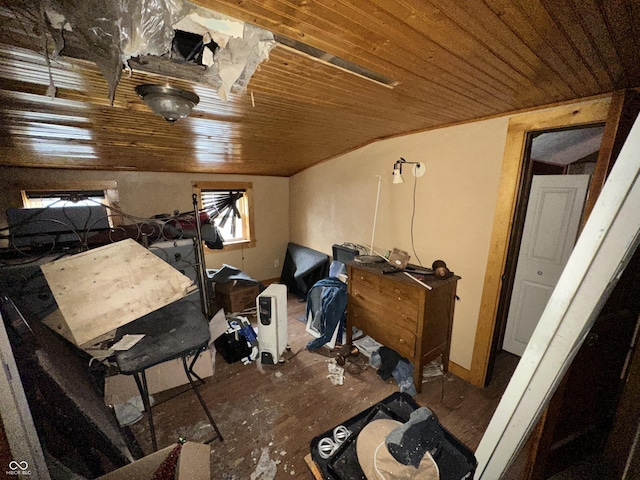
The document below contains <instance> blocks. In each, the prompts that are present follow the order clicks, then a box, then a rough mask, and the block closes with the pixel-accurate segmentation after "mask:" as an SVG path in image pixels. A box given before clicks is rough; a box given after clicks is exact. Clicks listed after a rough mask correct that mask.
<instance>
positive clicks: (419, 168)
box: [393, 157, 427, 183]
mask: <svg viewBox="0 0 640 480" xmlns="http://www.w3.org/2000/svg"><path fill="white" fill-rule="evenodd" d="M404 164H407V165H413V176H414V177H421V176H423V175H424V172H425V171H426V170H427V167H426V165H425V164H424V163H420V162H407V161H406V160H405V159H404V158H402V157H400V160H396V163H394V164H393V183H404V179H403V178H402V165H404Z"/></svg>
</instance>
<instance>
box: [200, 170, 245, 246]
mask: <svg viewBox="0 0 640 480" xmlns="http://www.w3.org/2000/svg"><path fill="white" fill-rule="evenodd" d="M194 189H195V191H196V192H197V194H198V196H199V201H200V208H201V209H202V210H203V211H205V212H206V213H207V214H208V215H209V218H210V219H211V221H213V223H214V224H215V225H216V227H218V230H219V231H220V233H221V235H222V238H223V242H224V245H225V248H226V247H227V246H231V245H244V244H247V243H252V242H255V239H254V238H253V237H252V225H253V218H252V217H253V208H252V198H251V195H252V185H251V183H246V182H201V183H198V184H194Z"/></svg>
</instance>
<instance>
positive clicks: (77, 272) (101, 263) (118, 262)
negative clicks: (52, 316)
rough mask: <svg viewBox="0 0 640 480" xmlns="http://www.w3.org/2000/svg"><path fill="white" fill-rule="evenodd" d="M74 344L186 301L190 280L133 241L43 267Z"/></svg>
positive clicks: (91, 251)
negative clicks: (170, 305)
mask: <svg viewBox="0 0 640 480" xmlns="http://www.w3.org/2000/svg"><path fill="white" fill-rule="evenodd" d="M40 268H41V270H42V273H43V274H44V276H45V279H46V280H47V283H48V284H49V287H50V288H51V292H52V293H53V296H54V298H55V299H56V302H57V304H58V307H59V308H60V312H61V313H62V315H63V317H64V320H65V322H66V324H67V327H68V328H69V332H70V334H71V336H72V337H73V341H74V343H75V344H76V345H78V346H81V345H85V344H86V343H88V342H90V341H92V340H93V339H95V338H98V337H100V336H102V335H104V334H107V333H109V332H111V331H113V330H115V329H117V328H118V327H120V326H122V325H125V324H127V323H129V322H131V321H133V320H135V319H137V318H140V317H142V316H144V315H146V314H147V313H150V312H153V311H155V310H157V309H159V308H161V307H163V306H165V305H168V304H169V303H172V302H174V301H176V300H179V299H181V298H184V297H185V296H186V295H187V294H188V293H190V292H191V291H192V290H193V288H194V285H193V282H192V281H191V280H190V279H189V278H188V277H187V276H185V275H183V274H182V273H180V272H179V271H178V270H176V269H175V268H173V267H172V266H171V265H169V264H168V263H167V262H165V261H163V260H162V259H160V258H158V257H157V256H156V255H154V254H153V253H151V252H150V251H149V250H147V249H146V248H144V247H143V246H141V245H139V244H138V243H136V242H135V241H134V240H131V239H128V240H123V241H121V242H116V243H113V244H110V245H106V246H103V247H98V248H95V249H93V250H88V251H86V252H83V253H79V254H76V255H71V256H69V257H64V258H62V259H60V260H56V261H54V262H51V263H47V264H44V265H41V267H40Z"/></svg>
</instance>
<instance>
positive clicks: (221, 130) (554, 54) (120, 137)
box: [0, 0, 640, 175]
mask: <svg viewBox="0 0 640 480" xmlns="http://www.w3.org/2000/svg"><path fill="white" fill-rule="evenodd" d="M6 1H7V0H0V3H1V4H3V5H5V4H6ZM198 3H199V4H206V5H205V6H210V7H212V8H213V9H214V10H217V11H220V12H222V13H225V14H229V15H231V16H234V17H236V18H239V19H241V20H245V21H249V22H251V23H254V24H259V25H261V26H263V27H266V28H268V29H270V30H272V31H274V32H275V33H276V34H279V35H284V36H286V37H288V38H291V39H294V40H298V41H301V42H304V43H305V44H308V45H311V46H313V47H315V48H319V49H321V50H324V51H326V52H328V53H329V54H332V55H336V56H338V57H340V58H342V59H345V60H349V61H352V62H354V63H356V64H357V65H360V66H362V67H366V68H369V69H371V70H373V71H375V72H378V73H380V74H382V75H384V76H386V77H389V78H391V79H393V80H396V81H399V82H400V83H399V84H398V85H396V86H395V88H393V89H390V88H386V87H383V86H379V85H378V84H376V83H374V82H372V81H369V80H366V79H364V78H361V77H358V76H356V75H353V74H350V73H346V72H345V71H343V70H340V69H338V68H336V67H334V66H332V65H328V64H327V63H322V62H320V61H317V60H313V59H311V58H310V57H308V56H306V55H303V54H299V53H297V52H294V51H292V50H290V49H289V48H285V47H276V48H274V49H273V50H272V51H271V52H270V58H269V60H268V61H267V62H264V63H262V64H261V65H260V67H259V69H258V70H257V71H256V73H255V74H254V76H253V77H252V79H251V81H250V83H249V86H248V89H247V93H238V94H232V95H231V96H230V99H229V101H228V102H226V103H225V102H222V101H220V99H219V98H218V96H217V93H216V92H215V89H213V88H211V87H210V86H207V85H204V84H197V83H194V82H193V81H190V80H188V78H193V77H192V75H191V74H192V71H193V70H194V69H195V70H198V69H199V68H201V67H199V66H196V65H195V64H193V65H189V66H186V65H185V69H186V70H188V71H189V72H186V73H189V75H191V77H189V75H186V73H185V78H182V79H173V78H171V76H170V75H168V74H165V73H149V72H142V71H140V70H139V69H136V68H134V70H133V72H132V73H131V76H129V75H128V74H127V73H126V72H125V73H123V75H122V78H121V80H120V83H119V85H118V87H117V90H116V95H115V101H114V102H113V105H110V102H109V99H108V86H107V82H106V80H105V79H104V77H103V76H102V75H101V74H100V72H99V71H98V69H97V68H96V67H95V65H93V64H92V63H91V62H88V61H87V60H79V59H69V58H66V57H63V58H60V59H55V60H53V61H52V63H51V72H52V75H53V77H54V82H55V85H56V87H57V88H58V90H57V95H58V98H57V99H56V100H55V101H53V102H52V101H51V99H49V98H48V97H47V96H46V89H47V87H48V86H49V69H48V67H47V62H46V60H45V59H44V57H43V56H42V54H41V50H42V48H43V45H42V38H41V37H37V36H35V34H34V33H33V32H32V31H31V30H32V29H31V28H30V27H29V24H28V22H25V20H24V19H22V18H21V19H20V21H17V20H16V19H14V18H12V15H13V11H17V10H16V9H19V7H14V10H9V9H7V8H2V7H0V17H1V20H2V21H3V34H5V35H3V40H2V42H4V43H3V45H0V79H1V81H2V89H1V90H0V97H1V98H0V101H1V102H2V105H0V119H1V120H2V121H1V122H0V134H2V137H3V138H2V140H0V145H2V146H3V147H6V149H5V150H3V152H4V153H5V156H4V158H2V159H0V163H1V164H3V165H23V166H48V167H60V168H92V169H116V170H118V169H124V170H129V169H135V170H140V171H147V170H157V171H185V172H187V171H189V172H201V171H206V172H211V173H216V172H217V173H236V174H255V172H266V174H273V175H293V174H294V173H296V172H299V171H301V170H303V169H304V168H307V167H309V166H311V165H313V164H315V163H318V162H321V161H323V160H326V159H328V158H331V157H333V156H335V155H338V154H340V153H344V152H348V151H351V150H353V149H354V148H356V147H359V146H363V145H367V144H368V143H370V142H372V141H375V140H378V139H381V138H387V137H394V136H398V135H401V134H405V133H410V132H415V131H423V130H426V129H429V128H434V127H439V126H444V125H451V124H456V123H460V122H464V121H471V120H474V119H479V118H487V117H492V116H495V115H500V114H504V113H509V112H513V111H517V110H521V109H529V108H535V107H538V106H544V105H548V104H551V103H555V102H562V101H567V100H572V99H575V98H578V97H581V96H584V95H599V94H604V93H609V92H611V91H613V90H614V89H616V88H624V87H630V86H639V85H640V74H639V73H638V69H639V68H640V67H638V66H637V65H636V64H637V62H634V61H632V60H633V59H632V58H631V57H630V55H631V53H632V52H636V51H637V47H638V38H637V37H638V35H636V33H637V29H638V25H637V20H638V6H639V5H640V2H638V1H637V0H633V1H632V2H630V3H629V2H627V3H624V4H623V3H619V4H618V3H616V4H615V5H609V4H608V5H606V6H603V5H602V4H601V3H599V2H598V3H596V2H595V1H594V0H568V1H567V2H555V1H549V0H530V1H525V0H487V2H484V1H483V0H467V1H465V2H464V3H460V2H457V1H455V0H336V1H334V2H330V3H327V2H318V1H313V0H309V1H308V2H298V1H294V0H269V1H268V2H264V1H262V0H243V1H242V2H232V1H229V0H207V1H203V0H200V1H199V2H198ZM610 3H611V2H610ZM614 3H615V2H614ZM616 25H620V32H626V33H625V34H620V33H614V32H613V29H614V26H616ZM81 43H82V42H80V41H79V40H78V39H77V38H74V37H73V36H69V35H67V45H68V47H69V51H72V52H75V53H77V52H79V51H80V49H79V47H80V46H81ZM20 46H22V47H26V49H20V48H17V47H20ZM31 49H33V51H32V50H31ZM147 60H148V59H147ZM165 66H166V67H167V68H168V67H171V68H170V69H169V70H171V71H173V72H174V73H175V71H178V72H180V65H178V64H177V63H176V62H175V61H171V62H170V64H165V63H162V61H160V60H158V61H157V62H155V64H154V68H165ZM176 69H177V70H176ZM187 77H188V78H187ZM167 81H169V82H170V83H171V84H172V85H175V86H179V87H182V88H185V89H187V90H190V91H193V92H195V93H196V94H198V95H199V97H200V99H201V101H200V103H199V105H197V106H196V107H195V108H194V110H193V112H192V113H191V115H190V117H188V118H186V119H183V120H180V121H179V122H177V123H176V124H175V125H173V126H172V127H171V126H169V125H168V124H166V122H165V121H164V120H163V119H162V118H160V117H158V116H156V115H154V114H153V113H152V112H150V111H149V109H148V107H147V106H146V105H145V104H144V103H143V102H142V101H141V100H140V99H139V98H138V96H137V95H136V93H135V91H134V87H135V86H136V85H139V84H142V83H165V82H167ZM251 94H253V102H252V97H251ZM253 104H255V107H254V106H253ZM47 124H50V125H51V126H47ZM65 125H68V126H69V127H70V128H68V129H66V130H65V129H64V128H62V127H64V126H65ZM74 127H75V128H74ZM65 136H68V141H67V140H66V139H65V138H64V137H65ZM46 142H50V145H49V147H50V149H49V152H48V153H47V152H44V153H43V147H42V146H41V145H39V144H41V143H46ZM11 146H12V147H13V148H9V147H11ZM118 150H119V151H118ZM43 154H44V155H46V156H43ZM30 156H35V158H30ZM274 159H277V161H274Z"/></svg>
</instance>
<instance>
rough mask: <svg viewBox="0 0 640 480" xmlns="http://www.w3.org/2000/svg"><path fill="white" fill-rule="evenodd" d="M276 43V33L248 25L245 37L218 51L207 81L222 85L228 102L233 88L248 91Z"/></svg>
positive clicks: (220, 91) (207, 75)
mask: <svg viewBox="0 0 640 480" xmlns="http://www.w3.org/2000/svg"><path fill="white" fill-rule="evenodd" d="M275 46H276V41H275V40H274V38H273V34H272V33H271V32H269V31H267V30H264V29H262V28H258V27H254V26H253V25H249V24H245V26H244V32H243V38H238V37H231V38H230V39H229V41H228V42H227V45H226V47H225V48H220V49H218V50H217V51H216V53H215V55H214V57H213V65H211V67H210V68H208V69H207V71H206V72H205V73H204V79H205V81H206V82H207V83H210V84H213V85H215V86H218V96H219V97H220V99H221V100H223V101H225V102H226V101H227V100H228V98H229V94H230V93H231V91H232V89H233V91H236V92H244V91H245V90H246V88H247V85H248V84H249V80H250V79H251V76H252V75H253V74H254V72H255V70H256V69H257V67H258V65H259V64H260V63H261V62H263V61H265V60H267V59H268V58H269V52H270V51H271V49H272V48H273V47H275Z"/></svg>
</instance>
